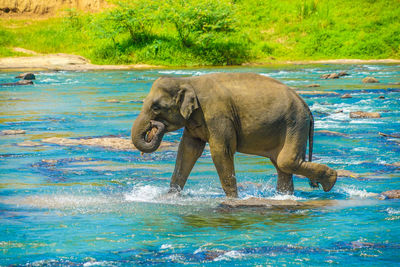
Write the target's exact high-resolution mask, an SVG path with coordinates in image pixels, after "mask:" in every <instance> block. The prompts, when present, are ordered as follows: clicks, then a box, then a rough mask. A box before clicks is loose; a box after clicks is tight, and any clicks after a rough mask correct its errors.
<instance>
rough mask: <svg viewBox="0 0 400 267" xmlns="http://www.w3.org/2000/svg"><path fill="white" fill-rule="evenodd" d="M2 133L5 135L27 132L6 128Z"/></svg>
mask: <svg viewBox="0 0 400 267" xmlns="http://www.w3.org/2000/svg"><path fill="white" fill-rule="evenodd" d="M1 133H2V134H4V135H14V134H25V133H26V131H25V130H4V131H1Z"/></svg>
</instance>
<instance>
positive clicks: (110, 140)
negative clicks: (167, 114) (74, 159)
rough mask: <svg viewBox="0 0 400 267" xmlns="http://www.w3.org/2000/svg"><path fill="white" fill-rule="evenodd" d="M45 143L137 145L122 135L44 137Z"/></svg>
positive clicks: (163, 145) (129, 147) (121, 147)
mask: <svg viewBox="0 0 400 267" xmlns="http://www.w3.org/2000/svg"><path fill="white" fill-rule="evenodd" d="M42 142H43V143H48V144H57V145H61V146H78V145H83V146H94V147H103V148H108V149H114V150H127V151H129V150H136V148H135V146H134V145H133V144H132V141H131V140H130V139H128V138H121V137H95V138H91V137H89V138H80V139H71V138H62V137H50V138H45V139H42ZM172 145H173V144H172V143H170V142H164V141H163V142H161V144H160V147H159V149H162V148H166V147H170V146H172Z"/></svg>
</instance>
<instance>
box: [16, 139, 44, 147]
mask: <svg viewBox="0 0 400 267" xmlns="http://www.w3.org/2000/svg"><path fill="white" fill-rule="evenodd" d="M17 145H18V146H28V147H33V146H41V145H42V144H41V143H38V142H33V141H30V140H27V141H24V142H21V143H18V144H17Z"/></svg>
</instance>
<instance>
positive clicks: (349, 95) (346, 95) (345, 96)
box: [341, 94, 353, 98]
mask: <svg viewBox="0 0 400 267" xmlns="http://www.w3.org/2000/svg"><path fill="white" fill-rule="evenodd" d="M341 98H353V97H352V96H351V94H344V95H342V97H341Z"/></svg>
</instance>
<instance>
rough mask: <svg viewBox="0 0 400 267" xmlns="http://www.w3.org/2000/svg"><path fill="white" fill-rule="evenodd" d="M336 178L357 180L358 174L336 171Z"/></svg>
mask: <svg viewBox="0 0 400 267" xmlns="http://www.w3.org/2000/svg"><path fill="white" fill-rule="evenodd" d="M336 171H337V176H338V177H351V178H359V177H360V175H359V174H358V173H355V172H352V171H347V170H336Z"/></svg>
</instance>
